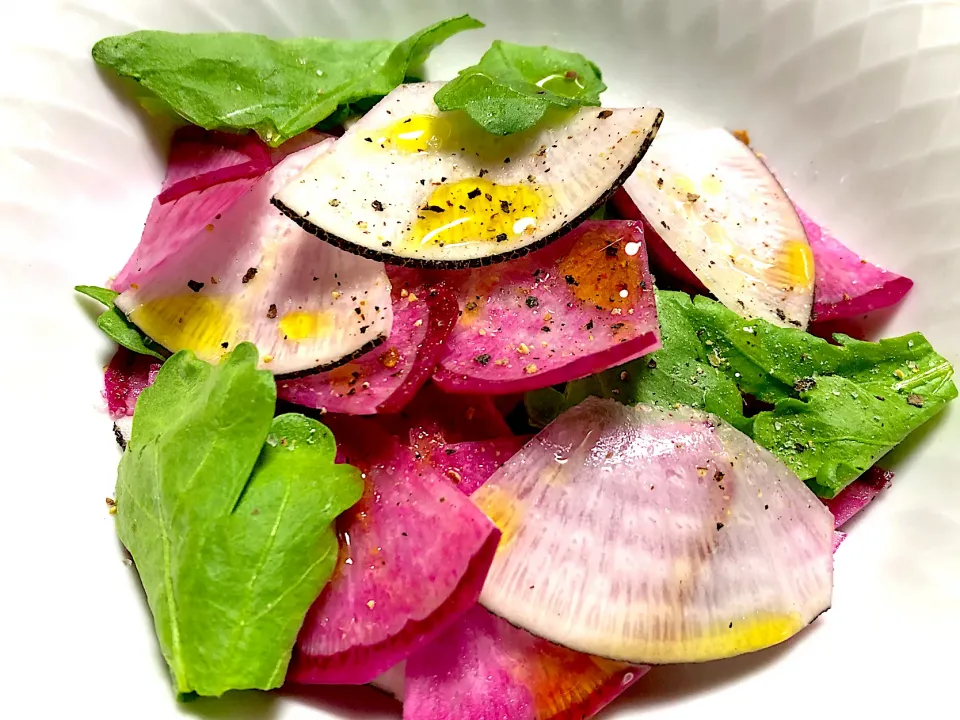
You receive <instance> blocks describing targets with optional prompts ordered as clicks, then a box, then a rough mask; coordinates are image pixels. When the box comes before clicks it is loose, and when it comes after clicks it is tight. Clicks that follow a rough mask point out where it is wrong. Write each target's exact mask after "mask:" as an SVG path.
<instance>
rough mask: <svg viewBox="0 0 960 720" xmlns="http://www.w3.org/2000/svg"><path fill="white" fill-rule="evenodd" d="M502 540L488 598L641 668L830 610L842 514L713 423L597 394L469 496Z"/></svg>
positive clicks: (742, 643)
mask: <svg viewBox="0 0 960 720" xmlns="http://www.w3.org/2000/svg"><path fill="white" fill-rule="evenodd" d="M471 500H473V501H474V502H475V503H476V504H477V506H478V507H479V508H481V509H482V510H483V511H484V512H485V513H486V514H487V515H488V516H489V517H490V518H491V519H493V520H494V522H496V523H497V525H498V527H500V529H501V532H502V533H503V536H502V540H501V543H500V547H499V549H498V551H497V555H496V558H495V559H494V562H493V565H492V566H491V569H490V574H489V575H488V576H487V581H486V583H485V585H484V588H483V593H482V594H481V597H480V602H481V604H482V605H484V607H486V608H487V609H488V610H490V611H492V612H494V613H495V614H497V615H499V616H501V617H503V618H504V619H506V620H507V621H509V622H510V623H511V624H513V625H516V626H517V627H521V628H524V629H526V630H528V631H529V632H532V633H533V634H535V635H538V636H540V637H543V638H545V639H548V640H550V641H552V642H555V643H557V644H560V645H564V646H566V647H568V648H571V649H574V650H578V651H580V652H586V653H590V654H593V655H599V656H601V657H607V658H610V659H614V660H621V661H626V662H632V663H646V664H659V663H676V662H700V661H705V660H714V659H719V658H724V657H731V656H734V655H739V654H742V653H746V652H752V651H754V650H760V649H762V648H765V647H769V646H771V645H775V644H777V643H779V642H781V641H783V640H786V639H787V638H789V637H791V636H792V635H794V634H795V633H797V632H798V631H800V630H801V629H802V628H803V627H805V626H806V625H807V624H808V623H810V622H811V621H812V620H813V619H814V618H816V617H817V616H818V615H819V614H820V613H822V612H823V611H824V610H826V609H827V608H829V606H830V599H831V592H832V584H833V553H832V542H833V525H834V523H833V516H832V515H831V514H830V511H829V510H827V509H826V508H825V507H824V506H823V504H821V503H820V501H819V500H818V499H817V497H816V496H815V495H814V494H813V493H812V492H811V491H810V490H809V489H808V488H807V486H806V485H804V484H803V482H801V481H800V479H799V478H797V477H796V475H794V474H793V473H792V472H791V471H790V470H789V469H788V468H787V467H786V466H785V465H783V464H782V463H781V462H780V461H779V460H777V459H776V458H775V457H774V456H773V455H772V454H771V453H769V452H768V451H767V450H764V449H763V448H760V447H759V446H757V445H756V444H755V443H753V441H752V440H750V439H749V438H747V437H746V436H745V435H743V434H742V433H740V432H739V431H737V430H735V429H734V428H733V427H732V426H730V425H728V424H726V423H724V422H723V421H721V420H719V419H718V418H716V417H714V416H711V415H707V414H704V413H701V412H699V411H694V410H691V409H687V408H679V409H677V410H673V411H667V410H663V409H660V408H652V407H645V406H637V407H628V406H625V405H621V404H619V403H617V402H615V401H613V400H600V399H597V398H589V399H587V400H585V401H584V402H582V403H581V404H580V405H578V406H576V407H574V408H572V409H570V410H568V411H567V412H565V413H564V414H562V415H561V416H560V417H558V418H557V419H556V420H555V421H554V422H553V423H551V424H550V425H549V426H547V428H546V429H544V430H543V432H541V433H540V434H539V435H537V436H536V437H535V438H534V439H533V440H531V441H530V442H529V443H528V444H527V445H526V446H525V447H524V448H523V449H522V450H521V451H520V452H519V453H517V454H516V455H515V456H514V457H513V458H511V460H510V461H509V462H507V464H506V465H504V466H503V467H502V468H501V469H500V470H499V471H497V472H496V473H495V474H494V475H493V476H492V477H491V478H490V479H489V480H488V481H487V482H486V483H485V484H484V485H483V486H482V487H481V488H480V489H479V490H477V491H476V492H475V493H474V494H473V495H472V496H471Z"/></svg>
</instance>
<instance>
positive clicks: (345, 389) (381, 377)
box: [277, 267, 457, 415]
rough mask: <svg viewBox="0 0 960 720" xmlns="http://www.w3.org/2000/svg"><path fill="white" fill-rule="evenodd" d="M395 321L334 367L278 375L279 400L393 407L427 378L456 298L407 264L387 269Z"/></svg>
mask: <svg viewBox="0 0 960 720" xmlns="http://www.w3.org/2000/svg"><path fill="white" fill-rule="evenodd" d="M387 275H388V276H389V278H390V282H391V285H392V286H393V291H392V300H393V327H392V328H391V330H390V336H389V337H388V338H387V339H386V340H385V341H384V343H383V344H382V345H381V346H380V347H378V348H377V349H376V350H374V351H372V352H369V353H367V354H365V355H362V356H361V357H359V358H357V359H356V360H354V361H352V362H349V363H347V364H346V365H342V366H340V367H338V368H336V369H334V370H330V371H327V372H324V373H316V374H313V375H308V376H306V377H303V378H292V379H289V380H281V381H280V382H279V383H277V394H278V396H279V397H280V398H281V399H282V400H287V401H289V402H292V403H296V404H298V405H305V406H306V407H311V408H317V409H320V410H323V411H325V412H333V413H345V414H348V415H372V414H374V413H395V412H399V411H400V410H402V409H403V407H404V406H405V405H406V404H407V403H408V402H409V401H410V400H411V399H412V398H413V396H414V395H416V393H417V391H418V390H419V389H420V388H421V387H422V386H423V384H424V383H425V382H426V381H427V380H428V379H429V378H430V375H431V374H432V373H433V369H434V367H435V366H436V364H437V358H438V357H439V355H440V353H441V351H442V347H443V342H444V340H446V338H447V335H449V334H450V330H451V328H452V327H453V325H454V323H455V322H456V321H457V300H456V297H455V296H454V294H453V292H452V291H451V290H450V289H449V288H448V287H447V286H446V285H444V284H443V283H431V282H429V281H428V280H427V279H426V278H424V277H423V275H422V274H421V273H420V272H418V271H416V270H410V269H406V268H397V267H390V268H388V270H387Z"/></svg>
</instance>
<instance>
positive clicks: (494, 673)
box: [403, 605, 649, 720]
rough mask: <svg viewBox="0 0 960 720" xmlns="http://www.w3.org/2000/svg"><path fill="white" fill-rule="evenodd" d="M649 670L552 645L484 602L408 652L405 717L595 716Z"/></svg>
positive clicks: (522, 719)
mask: <svg viewBox="0 0 960 720" xmlns="http://www.w3.org/2000/svg"><path fill="white" fill-rule="evenodd" d="M647 670H649V668H648V667H646V666H643V667H633V666H630V665H624V664H622V663H616V662H612V661H610V660H604V659H602V658H597V657H593V656H590V655H584V654H582V653H577V652H574V651H572V650H568V649H566V648H563V647H560V646H558V645H554V644H552V643H549V642H547V641H546V640H542V639H541V638H538V637H536V636H534V635H531V634H530V633H528V632H526V631H524V630H520V629H518V628H515V627H513V626H512V625H510V623H508V622H506V621H504V620H501V619H500V618H498V617H496V616H495V615H492V614H490V613H489V612H487V611H486V610H484V609H483V608H482V607H480V606H479V605H478V606H475V607H474V608H472V609H471V610H469V611H468V612H467V613H466V614H465V615H464V616H463V617H462V618H460V619H459V620H458V621H457V622H456V623H455V624H454V625H453V626H452V627H451V628H450V629H448V630H447V631H446V632H444V633H443V634H442V635H441V636H440V637H439V638H437V639H436V640H435V641H434V642H433V643H431V644H430V645H428V646H427V647H425V648H423V649H421V650H420V651H418V652H416V653H414V654H413V655H412V656H411V657H410V659H409V660H407V669H406V678H405V688H404V702H403V718H404V720H461V719H462V718H467V719H470V718H491V719H494V718H495V719H496V720H560V719H561V718H563V719H567V718H589V717H592V716H593V715H594V714H596V713H597V712H599V711H600V710H601V709H602V708H603V707H604V706H606V705H607V704H608V703H609V702H610V701H611V700H613V699H614V698H615V697H617V695H619V694H620V693H622V692H623V691H624V690H626V689H627V688H628V687H630V686H631V685H632V684H633V683H635V682H636V681H637V680H639V679H640V677H642V676H643V674H644V673H645V672H646V671H647Z"/></svg>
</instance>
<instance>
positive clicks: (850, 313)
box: [797, 208, 913, 321]
mask: <svg viewBox="0 0 960 720" xmlns="http://www.w3.org/2000/svg"><path fill="white" fill-rule="evenodd" d="M797 212H798V213H799V215H800V220H802V221H803V227H804V228H805V229H806V233H807V240H808V241H809V242H810V247H811V249H812V250H813V257H814V259H815V265H816V275H817V280H816V286H815V290H814V293H813V300H814V305H813V319H814V320H816V321H827V320H841V319H844V318H852V317H856V316H858V315H864V314H866V313H869V312H873V311H874V310H880V309H882V308H885V307H891V306H893V305H896V304H897V303H898V302H900V301H901V300H902V299H903V296H904V295H906V294H907V292H908V291H909V290H910V288H912V287H913V280H911V279H910V278H906V277H903V276H902V275H897V274H896V273H892V272H890V271H889V270H884V269H883V268H880V267H877V266H876V265H874V264H872V263H869V262H867V261H866V260H863V259H862V258H861V257H860V256H859V255H857V254H856V253H855V252H853V251H852V250H850V249H849V248H847V247H846V246H845V245H844V244H843V243H841V242H840V241H839V240H837V239H836V238H835V237H834V236H833V235H832V234H831V233H830V232H829V231H828V230H826V229H825V228H823V227H822V226H820V225H818V224H817V223H816V222H814V221H813V220H812V219H811V218H810V216H809V215H807V214H806V213H805V212H803V210H801V209H800V208H797Z"/></svg>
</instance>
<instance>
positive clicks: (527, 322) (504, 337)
mask: <svg viewBox="0 0 960 720" xmlns="http://www.w3.org/2000/svg"><path fill="white" fill-rule="evenodd" d="M444 277H445V278H446V279H447V280H448V281H449V282H450V283H451V285H453V286H454V287H455V288H456V290H457V292H458V295H459V300H460V310H461V316H460V321H459V322H458V323H457V325H456V326H455V327H454V329H453V331H452V332H451V333H450V337H449V338H448V340H447V343H446V346H445V350H444V353H443V354H442V355H441V357H440V364H439V368H438V369H437V372H436V373H435V374H434V381H435V382H436V383H437V384H438V385H439V386H440V387H442V388H443V389H444V390H446V391H448V392H463V393H489V394H496V395H503V394H509V393H517V392H525V391H528V390H535V389H537V388H542V387H548V386H550V385H554V384H556V383H560V382H566V381H568V380H574V379H576V378H580V377H584V376H586V375H590V374H592V373H595V372H599V371H601V370H605V369H607V368H609V367H612V366H614V365H617V364H620V363H623V362H627V361H628V360H632V359H634V358H637V357H639V356H641V355H644V354H646V353H648V352H652V351H654V350H657V349H658V348H659V347H660V336H659V327H658V325H657V316H656V305H655V302H654V295H653V278H652V277H651V275H650V271H649V269H648V268H647V258H646V252H645V250H644V242H643V231H642V230H641V228H640V225H639V224H637V223H634V222H626V221H616V220H607V221H594V222H586V223H584V224H583V225H581V226H580V227H578V228H577V229H576V230H574V231H573V232H571V233H569V234H568V235H566V236H565V237H563V238H561V239H560V240H557V241H556V242H554V243H553V244H551V245H549V246H548V247H546V248H544V249H542V250H539V251H537V252H535V253H532V254H530V255H528V256H526V257H523V258H520V259H518V260H514V261H512V262H510V263H505V264H502V265H497V266H495V267H492V268H481V269H477V270H472V271H452V272H448V273H445V274H444Z"/></svg>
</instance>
